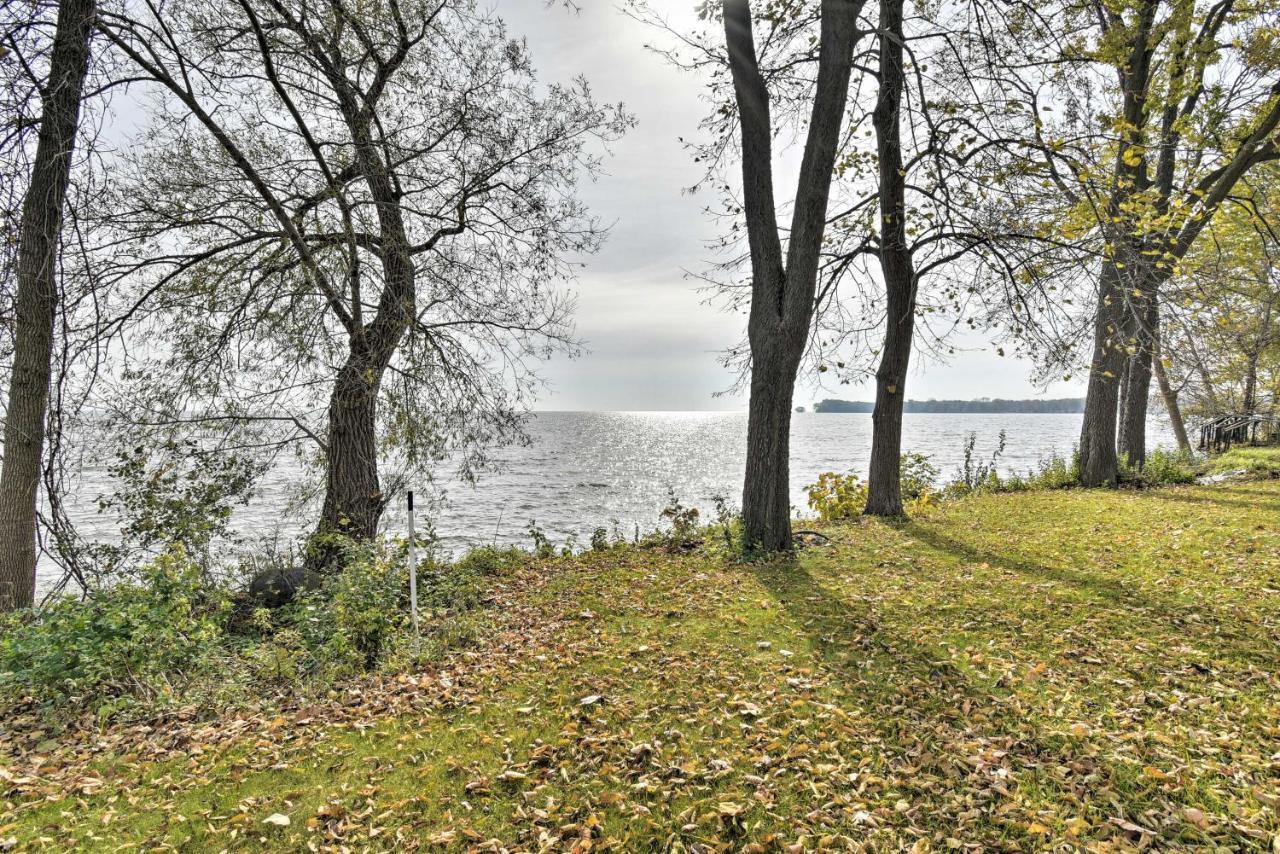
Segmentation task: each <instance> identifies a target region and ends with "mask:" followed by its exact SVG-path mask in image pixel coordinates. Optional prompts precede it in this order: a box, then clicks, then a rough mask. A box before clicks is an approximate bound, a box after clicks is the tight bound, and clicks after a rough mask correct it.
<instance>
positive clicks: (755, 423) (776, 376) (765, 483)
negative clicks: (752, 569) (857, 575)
mask: <svg viewBox="0 0 1280 854" xmlns="http://www.w3.org/2000/svg"><path fill="white" fill-rule="evenodd" d="M777 343H778V345H779V346H774V347H771V348H762V351H761V352H757V353H755V354H753V356H752V365H751V402H750V406H749V414H748V417H747V470H746V477H745V479H744V481H743V487H742V524H743V532H744V537H745V539H746V542H747V544H748V547H749V548H750V549H751V550H753V551H768V552H773V551H783V550H785V549H789V548H790V547H791V498H790V495H791V492H790V484H791V462H790V461H791V397H792V394H793V392H794V390H795V378H796V370H797V368H798V366H799V361H800V358H799V357H800V354H799V353H784V352H780V351H781V350H782V346H781V345H783V343H784V342H777ZM793 349H794V348H793Z"/></svg>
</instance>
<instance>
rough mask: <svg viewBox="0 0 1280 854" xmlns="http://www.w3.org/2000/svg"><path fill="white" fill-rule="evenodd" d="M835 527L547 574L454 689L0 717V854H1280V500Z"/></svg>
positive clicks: (1158, 497) (401, 687)
mask: <svg viewBox="0 0 1280 854" xmlns="http://www.w3.org/2000/svg"><path fill="white" fill-rule="evenodd" d="M828 533H829V534H830V535H831V536H832V538H833V542H832V543H831V544H829V545H826V546H822V547H813V548H808V549H805V550H803V551H802V552H801V553H800V554H799V555H798V556H797V557H796V559H795V560H794V561H792V562H778V563H771V564H762V565H736V564H732V563H729V562H726V561H724V560H723V559H721V558H719V557H717V556H715V555H714V554H711V553H699V554H692V555H672V554H666V553H663V552H660V551H645V550H636V549H622V550H617V551H613V552H608V553H603V554H592V555H586V556H583V557H580V558H573V559H560V560H555V561H550V562H548V563H544V564H541V565H535V566H533V567H530V568H529V569H528V570H525V571H523V572H522V573H521V574H520V575H519V576H517V577H516V578H514V579H511V580H509V581H508V582H507V583H506V585H505V586H504V587H503V588H502V589H500V590H498V591H497V594H496V601H495V604H494V605H493V607H492V608H490V609H489V610H488V611H487V612H485V613H486V616H487V618H488V619H489V620H490V621H491V626H490V628H489V629H488V631H487V632H486V633H485V634H484V636H483V638H482V640H481V642H480V644H479V645H478V646H477V647H474V648H472V649H468V650H464V651H461V652H458V653H457V654H455V655H453V656H452V657H451V658H449V659H448V660H447V662H446V663H445V664H444V665H443V666H442V667H441V668H440V669H439V670H438V671H436V672H431V673H422V674H415V675H412V676H400V677H387V678H385V679H381V680H371V681H369V682H368V683H365V684H361V685H357V686H352V687H351V688H350V689H349V690H347V691H345V692H342V693H335V694H332V695H330V696H327V697H323V698H319V699H316V700H314V701H307V702H306V703H305V704H302V705H301V706H300V707H297V708H289V709H286V710H284V711H278V710H277V711H271V712H263V713H256V714H248V713H244V714H240V715H238V716H237V715H234V714H231V715H228V716H227V717H226V718H225V719H222V720H219V721H215V722H212V723H210V722H208V721H204V722H200V721H183V720H180V719H178V720H171V721H167V722H164V723H162V724H157V725H155V726H154V727H150V728H147V727H139V726H135V727H117V728H111V729H107V730H105V731H103V732H100V733H98V734H97V735H94V736H79V737H76V738H72V737H68V736H60V737H57V738H52V737H50V735H49V734H47V733H40V732H32V731H30V724H28V725H26V726H25V727H24V726H21V725H12V724H3V723H0V751H3V754H2V755H0V795H2V797H3V801H2V802H0V807H2V808H3V817H0V840H5V839H9V840H11V842H12V845H14V846H16V847H20V848H28V847H29V848H41V847H44V848H47V849H52V850H65V849H67V848H69V847H72V846H83V847H85V848H100V849H102V850H113V849H116V848H120V847H123V848H128V849H135V848H138V847H146V848H152V849H154V848H164V847H172V848H178V849H182V850H190V851H203V850H210V851H218V850H223V849H233V850H236V849H239V850H262V849H278V850H303V849H305V847H307V846H312V847H313V848H316V849H319V848H326V847H329V848H334V849H339V848H342V847H343V846H345V847H346V848H347V849H349V850H353V851H355V850H368V849H373V850H383V849H396V850H414V849H415V848H419V847H420V848H423V849H431V848H434V847H451V848H475V849H478V850H494V851H497V850H502V849H504V848H505V849H507V850H530V851H532V850H562V849H569V848H574V847H576V848H577V849H579V850H587V849H591V848H595V849H600V848H607V849H616V850H623V851H650V850H686V851H718V850H733V851H753V852H755V851H773V850H781V851H801V850H814V849H831V850H863V849H868V850H885V851H896V850H917V851H921V850H938V851H945V850H1008V851H1039V850H1046V849H1049V848H1057V849H1058V850H1074V849H1092V850H1099V851H1113V850H1132V849H1134V848H1136V847H1139V846H1143V847H1150V848H1155V849H1162V850H1167V849H1170V848H1176V847H1184V848H1188V849H1190V848H1195V849H1205V848H1208V849H1209V850H1212V847H1213V846H1218V847H1220V848H1221V849H1222V850H1229V851H1240V850H1261V851H1273V850H1274V851H1277V852H1280V481H1257V482H1250V483H1237V484H1229V485H1221V486H1214V487H1185V488H1171V489H1163V490H1155V491H1150V492H1143V493H1136V492H1128V491H1121V492H1102V491H1096V492H1082V491H1065V492H1038V493H1024V494H1014V495H995V496H989V497H979V498H972V499H968V500H965V501H960V502H955V503H950V504H943V505H941V506H938V507H935V508H930V509H928V510H926V511H924V512H922V513H921V514H920V515H919V516H918V517H917V518H915V519H913V520H912V521H910V522H906V523H902V524H886V523H882V522H864V523H858V524H852V525H849V526H844V527H835V528H830V529H828Z"/></svg>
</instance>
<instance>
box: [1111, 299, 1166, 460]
mask: <svg viewBox="0 0 1280 854" xmlns="http://www.w3.org/2000/svg"><path fill="white" fill-rule="evenodd" d="M1156 294H1157V291H1156V290H1155V288H1151V289H1149V290H1148V291H1147V293H1146V296H1145V298H1144V300H1143V303H1142V305H1141V308H1142V314H1143V316H1142V318H1141V319H1140V321H1139V322H1138V323H1137V324H1136V326H1135V334H1136V338H1137V348H1136V350H1135V352H1134V354H1133V355H1132V356H1131V357H1130V358H1129V367H1128V371H1127V372H1126V375H1125V383H1124V385H1123V386H1122V387H1121V388H1122V390H1123V393H1124V403H1123V405H1122V406H1123V408H1122V409H1121V413H1122V414H1121V417H1120V436H1119V442H1120V454H1121V455H1124V456H1127V457H1128V458H1129V464H1130V465H1132V466H1134V467H1136V468H1139V469H1141V468H1142V466H1143V465H1145V464H1146V462H1147V406H1148V401H1149V400H1150V398H1151V360H1152V353H1153V346H1152V342H1153V341H1154V340H1155V339H1156V337H1157V336H1158V335H1159V326H1160V306H1159V304H1158V302H1157V296H1156Z"/></svg>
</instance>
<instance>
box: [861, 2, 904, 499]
mask: <svg viewBox="0 0 1280 854" xmlns="http://www.w3.org/2000/svg"><path fill="white" fill-rule="evenodd" d="M902 5H903V4H902V0H881V2H880V91H879V94H878V96H877V98H876V107H875V112H874V113H873V115H872V123H873V125H874V126H875V132H876V148H877V154H878V159H879V172H880V176H879V177H880V270H881V273H882V274H883V276H884V287H885V297H886V300H885V303H886V306H887V309H886V315H885V334H884V351H883V353H882V354H881V356H880V367H879V369H878V370H877V371H876V405H875V409H874V410H873V411H872V414H871V469H870V474H869V476H868V483H867V506H866V509H865V510H864V511H863V512H864V513H866V514H867V515H869V516H901V515H902V485H901V471H900V468H901V458H902V404H903V401H904V400H905V399H906V385H907V367H908V366H909V364H910V362H911V338H912V335H913V334H914V332H915V319H916V281H915V269H914V264H913V262H912V258H911V249H910V247H909V246H908V245H907V232H906V175H905V173H904V171H903V168H902V147H901V127H900V107H901V103H902V90H903V87H904V86H905V85H906V77H905V72H904V69H903V65H902V55H903V36H902Z"/></svg>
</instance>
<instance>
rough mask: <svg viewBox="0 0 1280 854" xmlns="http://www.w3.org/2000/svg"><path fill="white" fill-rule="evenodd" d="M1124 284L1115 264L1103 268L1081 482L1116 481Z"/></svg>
mask: <svg viewBox="0 0 1280 854" xmlns="http://www.w3.org/2000/svg"><path fill="white" fill-rule="evenodd" d="M1123 310H1124V287H1123V283H1122V279H1121V276H1120V275H1119V271H1118V270H1117V269H1116V267H1115V264H1114V263H1111V262H1107V263H1106V264H1105V265H1104V266H1103V268H1102V276H1101V277H1100V284H1099V288H1098V307H1097V314H1096V318H1095V320H1094V333H1093V361H1092V363H1091V365H1090V369H1089V387H1088V391H1087V392H1086V394H1085V406H1084V421H1083V423H1082V424H1081V426H1080V483H1081V484H1082V485H1084V486H1105V485H1109V484H1114V483H1115V482H1116V474H1117V464H1116V406H1117V404H1118V402H1119V392H1120V372H1121V371H1122V370H1123V368H1124V362H1125V358H1126V353H1125V351H1124V349H1123V346H1122V344H1123V330H1122V328H1121V327H1122V319H1123V318H1122V315H1123Z"/></svg>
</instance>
